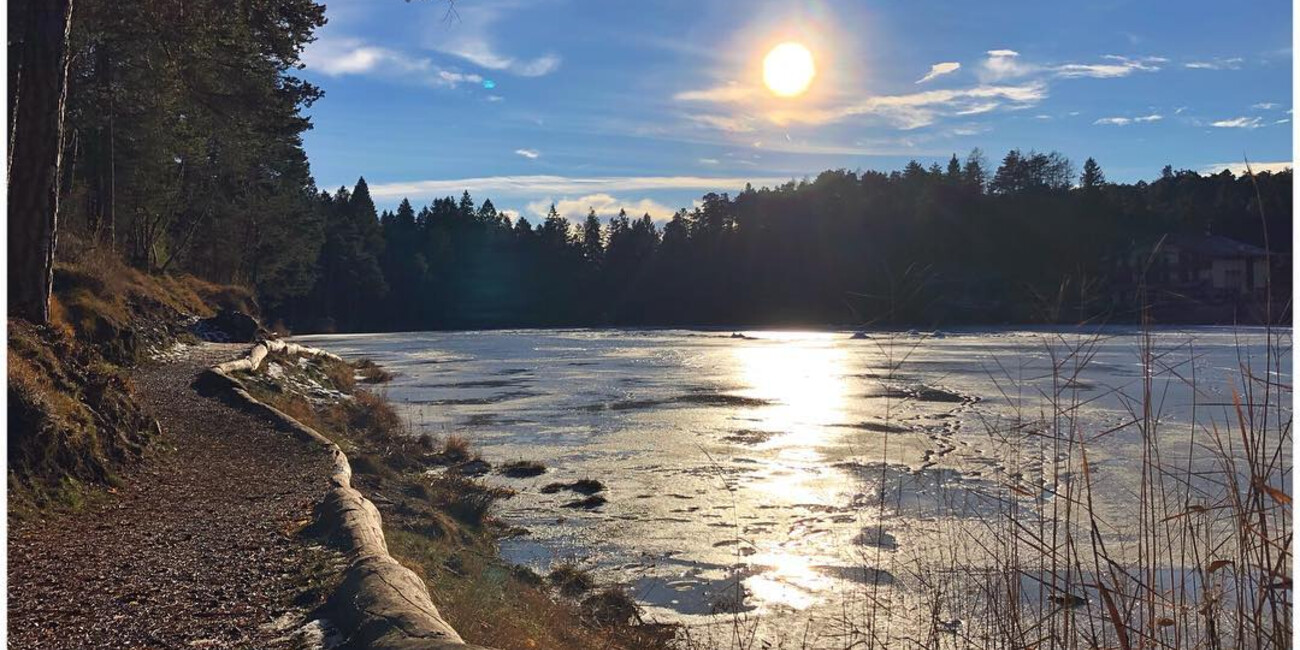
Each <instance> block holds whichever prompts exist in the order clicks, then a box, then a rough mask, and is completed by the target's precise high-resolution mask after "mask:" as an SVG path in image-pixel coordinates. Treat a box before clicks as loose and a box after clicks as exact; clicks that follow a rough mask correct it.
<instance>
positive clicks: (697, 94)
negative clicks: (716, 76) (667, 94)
mask: <svg viewBox="0 0 1300 650" xmlns="http://www.w3.org/2000/svg"><path fill="white" fill-rule="evenodd" d="M757 94H758V93H757V88H755V87H753V86H742V85H740V84H738V83H736V82H734V81H732V82H728V83H726V84H723V85H721V86H714V87H713V88H702V89H700V90H687V91H683V92H680V93H677V94H676V95H673V99H676V100H677V101H682V102H717V103H731V102H743V101H747V100H750V99H753V98H754V97H755V96H756V95H757Z"/></svg>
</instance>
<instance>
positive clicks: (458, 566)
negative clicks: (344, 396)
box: [245, 359, 673, 650]
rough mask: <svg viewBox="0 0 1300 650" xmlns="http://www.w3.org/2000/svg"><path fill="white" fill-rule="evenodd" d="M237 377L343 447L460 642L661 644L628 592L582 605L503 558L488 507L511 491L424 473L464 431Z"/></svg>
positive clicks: (292, 366)
mask: <svg viewBox="0 0 1300 650" xmlns="http://www.w3.org/2000/svg"><path fill="white" fill-rule="evenodd" d="M281 361H284V363H282V364H281V365H283V366H284V367H285V368H286V369H287V372H290V373H303V374H304V376H307V377H311V378H313V379H314V380H316V381H318V382H322V383H325V384H326V385H327V387H331V388H339V386H338V385H335V384H332V383H329V382H332V381H333V378H336V377H342V376H344V373H343V372H342V370H341V369H338V368H336V369H333V370H328V371H327V370H326V369H325V368H320V369H318V370H304V369H302V368H300V367H299V366H298V365H297V364H296V363H292V362H290V361H289V360H283V359H282V360H281ZM313 363H316V362H313ZM325 365H326V366H329V365H331V364H330V362H326V363H325ZM337 365H343V364H337ZM346 367H347V369H348V370H349V371H351V369H352V367H351V366H346ZM347 376H348V377H351V375H350V374H348V375H347ZM245 379H246V383H247V385H248V386H249V389H250V390H251V391H252V392H253V393H254V395H255V396H256V397H257V398H258V399H260V400H263V401H265V402H267V403H268V404H271V405H272V406H275V407H276V408H278V409H280V410H281V411H284V412H285V413H286V414H288V415H290V416H292V417H294V418H295V419H297V420H299V421H300V422H302V423H304V424H306V425H307V426H310V427H312V428H314V429H316V430H317V431H320V432H321V433H322V434H324V435H326V436H328V437H330V438H331V439H333V440H334V441H335V442H337V443H338V444H339V445H340V446H342V447H343V448H344V449H345V450H346V451H347V454H348V457H349V460H350V461H351V463H352V467H353V471H354V477H353V478H354V482H355V483H356V485H357V486H358V489H360V490H361V491H362V492H363V493H364V494H366V495H367V496H368V497H369V498H371V499H372V500H373V501H374V502H375V503H376V504H377V505H378V506H379V507H380V510H381V512H382V514H383V520H384V533H385V536H386V537H387V540H388V545H389V550H390V552H391V553H392V554H393V556H394V557H396V558H397V559H398V560H399V561H401V562H402V563H403V564H404V565H406V566H408V567H410V568H411V569H413V570H414V571H415V572H416V573H417V574H419V575H420V576H421V577H422V578H424V580H425V581H426V582H427V583H428V585H429V588H430V591H431V592H432V593H433V594H435V599H436V600H437V602H438V607H439V609H440V610H441V611H442V613H443V615H444V616H446V617H447V619H448V620H449V621H451V623H452V624H453V625H454V626H455V628H456V630H457V631H458V632H460V633H461V635H462V636H464V637H465V639H466V640H467V641H469V642H471V643H477V644H482V645H486V646H491V647H497V648H555V649H566V650H567V649H573V650H584V649H596V648H601V649H606V648H608V649H619V648H626V649H629V650H630V649H632V648H651V649H653V648H666V647H669V646H668V640H669V639H670V638H671V637H672V636H673V631H672V630H671V629H665V628H660V627H655V626H639V625H632V624H631V623H633V622H634V621H633V619H634V618H635V617H634V616H632V615H628V610H627V608H626V606H627V605H628V604H629V603H630V602H631V601H630V600H627V601H626V602H623V603H622V604H621V605H620V601H619V600H618V599H617V598H616V597H615V595H614V593H613V592H610V593H607V594H606V593H604V592H602V594H603V595H601V598H600V599H599V600H598V601H596V600H593V601H592V602H590V603H588V604H587V605H585V606H584V605H582V604H581V603H578V602H571V601H569V600H567V599H566V598H564V597H560V596H558V595H557V594H556V593H555V592H554V591H553V590H552V589H551V588H550V587H548V585H547V584H545V583H544V582H543V581H541V580H539V579H537V577H536V575H535V574H531V572H528V571H519V570H516V568H515V567H511V566H509V565H506V564H504V563H503V562H502V561H501V559H500V558H499V556H498V555H497V553H496V540H497V536H498V535H499V534H501V533H502V532H503V530H504V529H503V528H502V526H501V525H499V524H498V523H496V522H495V520H494V519H493V518H492V511H493V509H494V506H495V504H496V503H497V502H498V501H499V500H500V499H502V498H508V497H509V496H510V494H512V493H511V492H510V491H509V490H505V489H502V488H494V487H491V486H488V485H487V484H484V483H482V482H480V481H477V480H473V479H469V478H465V477H462V476H458V475H456V474H453V473H445V474H441V475H438V476H434V477H429V476H426V475H425V474H424V470H426V469H428V466H429V463H433V464H435V465H446V464H452V463H455V462H462V461H466V460H470V459H471V458H473V454H472V451H471V446H470V443H469V441H468V440H467V439H466V438H464V437H461V436H455V435H453V436H448V437H446V438H444V439H443V440H442V444H441V445H440V446H439V445H436V444H434V441H433V440H432V439H431V438H429V437H428V436H415V435H413V434H412V433H411V432H410V431H409V429H408V427H406V426H405V424H404V423H403V422H402V421H401V419H400V418H399V417H398V416H397V414H396V413H395V412H394V411H393V409H392V407H391V406H390V405H389V404H388V403H387V401H386V400H385V399H384V397H383V395H382V394H377V393H371V392H368V391H364V390H359V389H357V388H356V387H355V385H353V386H352V390H351V395H352V399H350V400H338V401H327V402H315V403H314V402H312V401H310V400H308V399H307V398H305V397H303V396H302V395H298V394H295V393H292V392H288V391H280V390H274V389H272V388H271V387H270V386H269V385H267V384H266V383H265V381H266V380H265V379H263V378H260V377H259V378H252V377H248V378H245ZM344 381H345V382H346V380H344Z"/></svg>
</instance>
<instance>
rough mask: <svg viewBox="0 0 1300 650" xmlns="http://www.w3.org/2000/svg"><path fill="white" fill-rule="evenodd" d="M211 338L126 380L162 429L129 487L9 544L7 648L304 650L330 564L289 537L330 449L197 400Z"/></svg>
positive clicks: (36, 526) (330, 558) (217, 352)
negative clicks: (306, 627) (301, 631)
mask: <svg viewBox="0 0 1300 650" xmlns="http://www.w3.org/2000/svg"><path fill="white" fill-rule="evenodd" d="M245 347H246V346H243V345H220V344H206V345H203V346H201V347H197V348H189V349H188V351H187V353H185V354H183V355H180V358H178V359H174V360H172V361H170V362H168V363H166V364H151V365H148V366H146V367H143V368H141V369H139V370H137V371H135V373H134V375H133V379H134V382H135V384H136V386H137V389H138V393H139V397H140V399H141V401H143V402H144V404H145V406H146V407H147V408H149V409H151V410H152V411H153V413H154V415H155V416H156V417H157V418H158V420H159V421H160V422H161V424H162V429H163V435H162V437H161V439H160V441H159V443H158V448H157V449H156V450H155V451H154V452H153V453H151V454H149V456H148V457H147V458H146V459H145V460H143V461H142V462H141V463H139V464H138V465H136V466H134V467H132V468H130V469H128V470H127V471H126V472H125V473H124V474H123V479H124V485H123V486H121V487H119V488H116V489H115V490H110V491H109V493H107V494H105V495H104V496H103V497H102V498H98V499H93V500H91V501H90V502H88V504H87V505H85V506H84V507H83V508H82V509H81V510H80V511H78V512H65V513H57V514H53V515H50V516H49V517H47V518H45V519H43V520H33V521H27V522H24V523H21V524H17V525H16V527H15V528H13V529H11V530H10V536H9V574H8V577H9V612H8V629H9V647H11V648H92V647H118V648H179V647H214V648H216V647H220V648H232V647H256V648H274V647H300V646H302V645H304V642H305V639H303V638H301V636H295V635H294V633H293V632H294V629H295V628H297V627H299V626H301V625H302V623H303V620H304V618H303V617H304V613H305V612H307V611H309V610H311V609H312V608H314V607H315V606H316V605H318V604H319V603H320V601H321V599H322V597H323V595H324V593H323V592H325V591H326V590H327V589H328V587H329V585H328V584H325V583H326V581H328V580H329V576H330V575H332V574H333V571H331V567H332V566H333V565H334V564H335V563H337V562H338V561H339V558H338V556H337V555H336V554H334V553H333V552H330V551H325V550H323V549H320V548H319V547H315V546H313V545H312V544H311V543H310V542H309V541H308V540H305V539H303V538H302V537H301V536H300V535H299V534H298V531H300V530H301V528H302V527H303V526H304V525H306V524H307V523H308V521H309V520H310V519H311V517H312V508H313V506H314V505H315V504H316V503H317V502H318V501H319V500H320V499H321V498H322V497H323V496H324V494H325V492H326V490H327V488H328V483H327V477H328V475H329V460H328V458H327V457H326V456H325V454H324V453H323V452H322V451H320V450H318V449H316V448H313V447H309V446H307V445H306V444H304V443H302V442H299V441H297V440H296V439H294V438H293V437H292V436H290V435H289V434H286V433H282V432H279V431H276V430H275V429H273V428H272V427H271V425H270V423H269V422H267V421H264V420H261V419H259V418H256V417H254V416H251V415H246V414H244V413H242V412H239V411H236V410H234V409H232V408H230V407H228V406H226V405H224V404H222V403H221V402H219V401H217V400H215V399H209V398H205V397H201V396H199V395H198V394H197V393H196V392H195V391H194V389H193V388H192V387H191V384H192V382H193V380H194V378H195V377H196V376H197V375H198V374H199V373H200V372H201V371H202V370H203V369H204V368H206V367H208V366H210V365H212V364H214V363H216V362H219V361H222V360H224V359H229V358H233V357H235V356H236V355H238V354H240V353H242V352H243V351H244V348H245Z"/></svg>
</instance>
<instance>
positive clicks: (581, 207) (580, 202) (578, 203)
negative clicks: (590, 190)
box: [525, 192, 676, 221]
mask: <svg viewBox="0 0 1300 650" xmlns="http://www.w3.org/2000/svg"><path fill="white" fill-rule="evenodd" d="M551 204H555V211H556V212H558V213H559V214H560V216H561V217H565V218H567V219H569V220H570V221H581V220H582V219H586V218H587V212H588V211H589V210H595V211H596V216H598V217H603V218H608V217H614V216H617V215H618V211H619V210H625V211H627V216H629V217H631V218H633V219H637V218H640V217H641V215H643V214H648V215H650V218H651V219H654V220H655V221H667V220H669V219H671V218H672V217H673V213H674V212H676V210H674V209H672V208H670V207H668V206H666V205H664V204H662V203H660V202H658V201H655V200H654V199H647V198H642V199H635V200H628V199H620V198H618V197H615V196H613V195H610V194H606V193H604V192H599V193H596V194H587V195H585V196H579V197H577V198H568V197H565V198H561V199H558V200H555V199H551V198H546V199H540V200H537V201H530V202H529V203H528V205H527V206H525V209H526V210H528V212H530V213H532V214H534V215H537V216H538V217H545V216H546V214H547V213H548V212H549V211H550V209H551Z"/></svg>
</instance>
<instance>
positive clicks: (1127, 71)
mask: <svg viewBox="0 0 1300 650" xmlns="http://www.w3.org/2000/svg"><path fill="white" fill-rule="evenodd" d="M1101 58H1102V59H1104V60H1105V61H1104V62H1102V63H1060V64H1051V65H1049V64H1037V63H1027V62H1026V61H1025V60H1024V59H1023V58H1022V57H1021V56H1020V53H1019V52H1016V51H1015V50H989V51H988V58H986V59H984V62H983V63H981V65H980V73H979V74H980V79H981V80H983V81H985V82H993V81H1002V80H1004V79H1014V78H1018V77H1028V76H1034V75H1037V76H1051V77H1059V78H1063V79H1077V78H1085V77H1087V78H1093V79H1114V78H1117V77H1127V76H1129V75H1131V74H1133V73H1134V72H1156V71H1158V70H1160V67H1161V65H1162V64H1164V63H1168V62H1169V59H1166V58H1164V57H1160V56H1142V57H1127V56H1119V55H1115V54H1107V55H1105V56H1103V57H1101Z"/></svg>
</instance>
